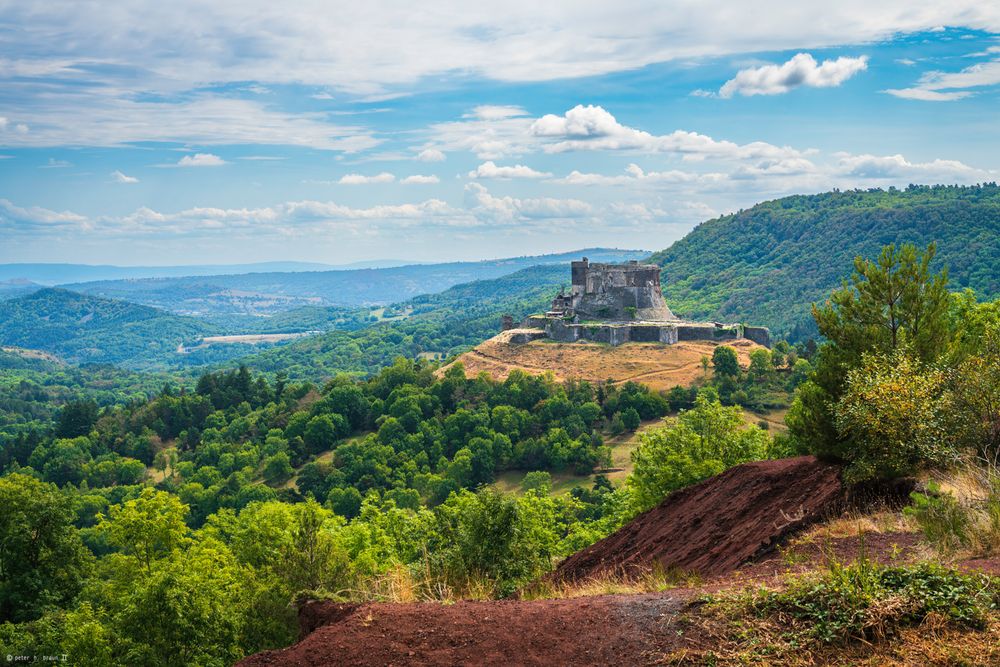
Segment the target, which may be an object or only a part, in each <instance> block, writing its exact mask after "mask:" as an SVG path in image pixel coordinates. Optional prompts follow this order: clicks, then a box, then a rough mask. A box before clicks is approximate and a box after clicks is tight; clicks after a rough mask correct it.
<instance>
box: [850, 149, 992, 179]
mask: <svg viewBox="0 0 1000 667" xmlns="http://www.w3.org/2000/svg"><path fill="white" fill-rule="evenodd" d="M838 157H839V172H840V173H841V174H843V175H846V176H855V177H858V178H864V179H873V180H897V181H898V180H900V179H912V180H913V181H915V182H919V183H929V182H937V183H976V182H981V181H986V180H988V179H990V178H991V177H995V174H992V173H991V172H988V171H984V170H982V169H976V168H975V167H970V166H969V165H967V164H964V163H962V162H959V161H957V160H941V159H937V160H931V161H930V162H911V161H909V160H907V159H906V158H905V157H903V156H902V155H885V156H876V155H867V154H866V155H851V154H847V153H840V154H839V155H838Z"/></svg>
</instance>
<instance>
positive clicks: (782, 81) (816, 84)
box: [719, 53, 868, 98]
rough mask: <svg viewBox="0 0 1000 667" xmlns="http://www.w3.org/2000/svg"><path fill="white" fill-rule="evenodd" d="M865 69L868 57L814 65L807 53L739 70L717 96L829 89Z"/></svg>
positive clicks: (840, 59) (844, 57)
mask: <svg viewBox="0 0 1000 667" xmlns="http://www.w3.org/2000/svg"><path fill="white" fill-rule="evenodd" d="M867 68H868V57H867V56H860V57H857V58H851V57H847V56H842V57H840V58H837V59H836V60H824V61H823V62H822V64H821V63H817V62H816V59H815V58H813V57H812V55H810V54H808V53H799V54H797V55H795V56H793V57H792V58H791V59H790V60H788V61H787V62H785V63H784V64H781V65H764V66H763V67H751V68H748V69H744V70H740V71H739V72H737V74H736V76H735V77H733V78H732V79H730V80H729V81H727V82H726V83H725V84H723V86H722V88H720V89H719V97H724V98H729V97H732V96H733V95H744V96H751V95H779V94H781V93H787V92H788V91H790V90H792V89H793V88H798V87H800V86H807V87H810V88H832V87H835V86H839V85H840V84H842V83H843V82H845V81H847V80H848V79H850V78H851V77H852V76H854V75H855V74H857V73H858V72H861V71H864V70H865V69H867Z"/></svg>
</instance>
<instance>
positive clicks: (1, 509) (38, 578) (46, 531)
mask: <svg viewBox="0 0 1000 667" xmlns="http://www.w3.org/2000/svg"><path fill="white" fill-rule="evenodd" d="M74 518H75V512H74V509H73V503H72V501H71V500H70V499H69V498H68V497H67V496H65V495H63V494H62V493H61V492H60V491H59V489H58V488H56V487H55V486H54V485H52V484H46V483H44V482H40V481H38V480H37V479H34V478H33V477H28V476H27V475H22V474H19V473H14V474H10V475H7V476H6V477H0V622H4V621H13V622H20V621H28V620H32V619H34V618H37V617H38V616H40V615H41V613H42V612H43V611H44V610H45V609H46V608H49V607H53V606H65V605H67V604H68V603H69V602H70V601H71V600H72V599H73V597H74V596H75V595H76V594H77V593H78V592H79V591H80V588H81V586H82V584H83V581H84V578H85V577H86V576H87V574H88V572H89V571H90V568H91V565H92V561H93V557H92V556H91V554H90V552H89V551H87V549H86V547H84V545H83V542H82V541H81V540H80V536H79V534H78V532H77V530H76V528H74V527H73V523H72V522H73V519H74Z"/></svg>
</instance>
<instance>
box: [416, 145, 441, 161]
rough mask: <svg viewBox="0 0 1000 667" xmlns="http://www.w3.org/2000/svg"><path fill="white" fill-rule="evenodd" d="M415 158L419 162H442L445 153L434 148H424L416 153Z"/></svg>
mask: <svg viewBox="0 0 1000 667" xmlns="http://www.w3.org/2000/svg"><path fill="white" fill-rule="evenodd" d="M417 159H418V160H420V161H421V162H444V160H445V154H444V153H442V152H441V151H439V150H438V149H436V148H425V149H424V150H422V151H420V152H419V153H417Z"/></svg>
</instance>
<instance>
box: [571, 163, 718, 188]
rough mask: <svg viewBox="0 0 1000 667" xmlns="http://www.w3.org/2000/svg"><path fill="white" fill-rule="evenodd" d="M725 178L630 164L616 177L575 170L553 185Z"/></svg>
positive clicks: (692, 181) (706, 180) (622, 183)
mask: <svg viewBox="0 0 1000 667" xmlns="http://www.w3.org/2000/svg"><path fill="white" fill-rule="evenodd" d="M723 178H725V174H720V173H705V174H698V173H694V172H688V171H681V170H679V169H670V170H667V171H644V170H643V169H642V167H640V166H639V165H637V164H634V163H633V164H629V165H628V166H627V167H626V168H625V173H624V174H620V175H616V176H606V175H604V174H594V173H585V172H580V171H577V170H575V169H574V170H573V171H571V172H570V173H569V175H567V176H565V177H563V178H557V179H553V180H552V182H553V183H559V184H560V185H634V184H638V183H695V182H709V181H717V180H721V179H723Z"/></svg>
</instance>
